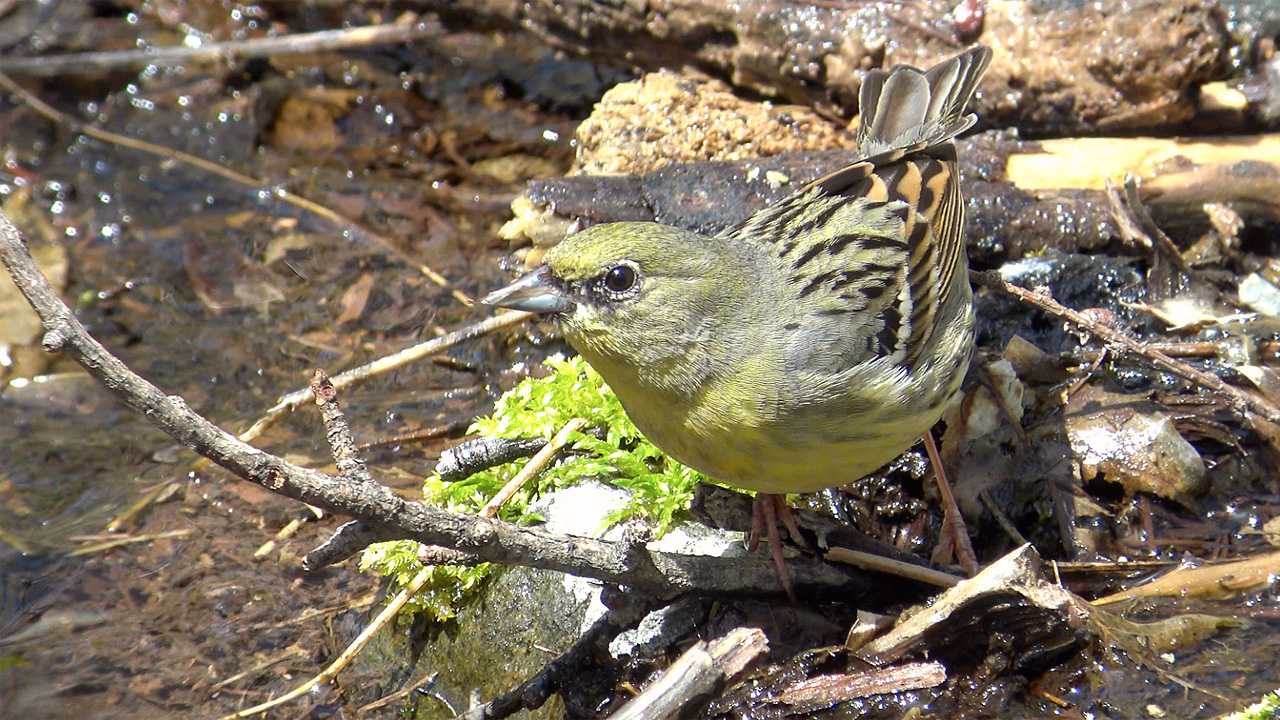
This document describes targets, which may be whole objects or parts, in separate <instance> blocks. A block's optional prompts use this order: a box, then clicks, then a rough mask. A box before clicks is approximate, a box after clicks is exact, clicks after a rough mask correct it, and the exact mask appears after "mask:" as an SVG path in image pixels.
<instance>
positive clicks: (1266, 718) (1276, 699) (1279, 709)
mask: <svg viewBox="0 0 1280 720" xmlns="http://www.w3.org/2000/svg"><path fill="white" fill-rule="evenodd" d="M1276 717H1280V690H1277V691H1275V692H1269V693H1267V694H1266V695H1263V696H1262V699H1261V700H1259V701H1258V702H1256V703H1254V704H1253V705H1250V706H1249V707H1247V708H1245V709H1244V710H1241V711H1240V712H1236V713H1231V714H1230V715H1227V716H1226V717H1224V718H1223V719H1222V720H1274V718H1276Z"/></svg>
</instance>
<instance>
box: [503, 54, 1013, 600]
mask: <svg viewBox="0 0 1280 720" xmlns="http://www.w3.org/2000/svg"><path fill="white" fill-rule="evenodd" d="M990 59H991V51H990V50H989V49H987V48H985V47H974V48H971V49H969V50H967V51H965V52H963V53H961V54H959V55H957V56H955V57H953V58H951V59H949V60H946V61H944V62H942V63H940V64H938V65H936V66H934V67H933V68H931V69H929V70H928V71H920V70H918V69H916V68H913V67H907V66H898V67H895V68H893V69H891V70H889V71H883V70H873V71H871V72H869V73H867V76H866V79H865V80H864V81H863V84H862V87H861V90H860V93H859V103H860V112H861V118H862V119H861V125H860V127H859V130H858V134H857V139H858V150H857V160H856V161H855V162H854V163H853V164H851V165H849V166H847V167H844V168H842V169H840V170H838V171H836V172H834V173H831V174H830V175H827V176H825V177H823V178H820V179H819V180H816V181H814V182H812V183H810V184H809V185H807V186H806V187H804V188H803V189H801V190H800V191H799V192H797V193H796V194H794V195H792V196H791V197H789V198H787V199H785V200H783V201H781V202H779V203H776V204H774V205H772V206H769V207H767V208H764V209H762V210H760V211H759V212H757V213H755V214H754V215H752V216H751V217H750V218H748V219H747V220H746V221H744V222H742V223H740V224H738V225H736V226H734V227H731V228H729V229H727V230H724V231H723V232H721V233H719V234H717V235H714V236H706V235H700V234H697V233H693V232H689V231H686V230H681V229H678V228H674V227H668V226H666V225H659V224H657V223H649V222H619V223H609V224H605V225H597V226H594V227H591V228H588V229H586V230H584V231H582V232H579V233H577V234H576V235H572V236H570V237H568V238H566V239H565V240H563V241H562V242H561V243H560V244H558V245H556V246H555V247H554V248H552V249H551V250H550V251H548V252H547V254H546V257H545V264H544V265H543V266H542V267H540V268H538V269H536V270H535V271H533V272H532V273H530V274H528V275H525V276H524V277H522V278H520V279H518V280H516V281H515V282H514V283H512V284H511V285H508V286H507V287H505V288H502V289H500V290H497V291H495V292H493V293H491V294H489V296H488V297H486V298H485V299H484V300H483V302H484V303H486V304H489V305H498V306H503V307H510V308H516V309H520V310H529V311H533V312H540V313H555V314H557V315H558V316H559V317H560V319H561V323H562V326H563V329H564V333H565V335H566V337H567V339H568V340H569V342H570V343H571V344H572V345H573V347H574V348H575V349H577V351H578V352H579V353H581V354H582V356H583V357H584V358H586V360H587V362H589V363H591V365H592V366H593V367H594V368H595V369H596V370H598V371H599V372H600V375H601V376H602V377H603V378H604V379H605V381H606V382H608V383H609V385H610V387H612V388H613V390H614V391H615V392H616V393H617V395H618V398H619V399H620V400H621V401H622V405H623V407H624V408H626V411H627V414H628V415H630V416H631V419H632V420H633V421H634V422H635V424H636V427H638V428H639V429H640V430H641V432H643V433H644V434H645V435H646V436H647V437H648V438H649V439H650V440H652V441H653V442H654V444H656V445H657V446H658V447H660V448H662V449H663V450H664V451H665V452H666V453H668V454H669V455H670V456H671V457H673V458H675V459H677V460H679V461H680V462H682V463H684V464H686V465H689V466H690V467H693V468H695V469H697V470H699V471H701V472H703V473H705V474H706V475H708V476H709V477H712V478H715V479H716V480H719V481H721V482H724V483H727V484H730V485H735V486H738V487H743V488H748V489H751V490H756V491H758V492H759V493H761V495H759V496H758V497H757V501H756V509H757V512H756V519H757V520H756V528H755V530H754V531H753V535H754V534H755V533H756V532H758V530H759V529H760V525H761V524H763V525H764V526H765V527H764V529H765V530H766V531H768V532H769V537H770V541H771V542H770V544H771V546H772V549H773V551H774V562H775V564H776V565H777V566H778V570H779V575H780V577H781V578H782V580H783V584H784V586H786V587H787V588H788V591H790V588H789V583H788V581H787V579H786V578H787V573H786V570H785V567H784V566H783V564H782V561H781V557H782V556H781V550H780V547H779V545H778V535H777V527H776V519H775V517H776V515H777V514H779V513H781V515H782V518H783V519H784V520H787V521H789V519H790V515H789V513H787V512H786V506H785V504H783V502H782V496H783V494H785V493H803V492H812V491H816V490H820V489H822V488H828V487H835V486H838V485H842V484H845V483H848V482H851V481H853V480H856V479H858V478H860V477H862V476H863V475H865V474H867V473H869V472H871V471H873V470H876V469H877V468H879V467H880V466H882V465H884V464H885V463H887V462H888V461H890V460H892V459H893V458H894V457H896V456H897V455H898V454H900V453H901V452H903V451H904V450H906V449H907V448H908V447H910V446H911V445H912V444H913V443H914V442H915V441H916V440H917V439H919V438H920V436H921V435H922V434H923V433H925V432H926V431H928V430H929V428H930V427H932V426H933V424H934V423H936V422H937V421H938V418H939V417H940V416H941V414H942V410H943V407H944V406H945V405H946V403H947V401H948V400H949V399H950V398H951V397H952V395H954V394H955V392H956V391H957V390H958V389H959V387H960V383H961V380H962V379H963V378H964V374H965V371H966V369H967V367H968V364H969V359H970V356H971V355H972V353H973V324H974V316H973V304H972V293H971V291H970V288H969V279H968V261H967V259H966V257H965V249H964V208H963V203H962V201H961V196H960V184H959V171H958V168H957V166H956V150H955V145H954V144H953V143H952V139H953V138H954V137H955V136H956V135H958V134H959V133H961V132H963V131H965V130H966V129H968V128H969V127H970V126H972V125H973V123H974V121H975V118H974V116H973V115H971V114H966V113H965V106H966V105H967V104H968V102H969V98H970V97H971V96H972V95H973V92H974V89H975V88H976V87H977V84H978V81H979V80H980V79H981V77H982V74H983V72H984V71H985V70H986V67H987V63H988V62H989V61H990ZM788 529H789V530H790V531H791V534H792V535H793V536H794V537H795V539H796V540H797V541H799V540H800V538H799V535H798V533H797V532H796V530H795V529H794V525H793V523H791V522H788Z"/></svg>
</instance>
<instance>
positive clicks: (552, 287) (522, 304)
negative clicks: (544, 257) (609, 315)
mask: <svg viewBox="0 0 1280 720" xmlns="http://www.w3.org/2000/svg"><path fill="white" fill-rule="evenodd" d="M480 304H481V305H495V306H497V307H505V308H511V309H513V310H525V311H528V312H535V313H556V312H567V311H569V310H572V309H573V308H574V305H573V301H572V300H570V299H569V297H568V296H567V295H565V293H564V290H562V289H561V288H560V283H559V282H557V281H556V278H555V276H554V275H552V274H551V268H549V267H547V266H546V265H543V266H542V267H540V268H538V269H537V270H534V271H533V272H531V273H529V274H527V275H524V276H522V277H521V278H520V279H518V280H516V281H515V282H513V283H511V284H510V285H508V286H506V287H504V288H501V289H498V290H494V291H493V292H491V293H489V294H488V295H485V296H484V299H483V300H481V301H480Z"/></svg>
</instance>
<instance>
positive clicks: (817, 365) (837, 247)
mask: <svg viewBox="0 0 1280 720" xmlns="http://www.w3.org/2000/svg"><path fill="white" fill-rule="evenodd" d="M989 60H990V51H988V50H986V49H985V48H974V49H971V50H969V51H967V52H965V53H962V54H960V55H958V56H956V57H954V58H952V59H951V60H948V61H947V62H944V63H940V64H939V65H937V66H935V67H934V68H931V69H930V70H928V71H927V72H922V71H920V70H917V69H915V68H910V67H896V68H894V69H893V70H890V71H887V72H885V71H874V72H872V73H869V74H868V77H867V78H866V80H865V81H864V83H863V87H862V89H861V92H860V103H861V107H862V110H863V115H862V117H863V124H862V126H861V128H860V129H859V133H858V138H859V155H860V158H859V160H858V161H856V162H854V163H852V164H851V165H848V166H846V167H844V168H841V169H840V170H837V171H835V172H833V173H831V174H829V175H826V176H825V177H822V178H819V179H817V180H815V181H813V182H812V183H810V184H809V185H807V186H805V187H804V188H803V189H801V190H800V191H799V192H797V193H796V194H795V195H792V196H791V197H789V198H787V199H786V200H783V201H782V202H780V203H778V204H776V205H773V206H770V207H767V208H764V209H763V210H761V211H759V212H757V213H756V214H754V215H752V216H751V217H750V218H748V219H747V220H746V221H744V222H743V223H741V224H739V225H737V226H735V227H732V228H730V229H728V230H726V231H725V232H724V233H723V235H726V236H728V237H731V238H733V239H735V240H738V241H740V242H744V243H750V244H754V245H756V246H758V248H759V250H760V252H761V253H766V254H767V255H768V256H769V257H771V258H772V259H773V265H774V267H775V269H776V271H777V273H778V274H779V275H780V277H781V278H782V280H783V282H782V283H780V285H781V286H782V287H783V291H782V292H784V293H789V294H790V296H789V297H781V298H779V299H778V301H779V307H793V308H796V313H795V317H792V318H788V320H787V321H786V322H784V325H783V327H784V329H785V330H787V331H789V332H792V333H795V334H796V336H797V337H796V338H794V341H793V342H791V343H790V346H791V347H792V348H793V354H794V358H792V359H791V362H792V364H793V365H795V366H797V367H803V368H804V369H807V370H813V371H816V372H823V371H833V372H839V371H840V370H842V369H844V368H847V367H850V366H852V365H856V364H858V363H861V362H866V361H870V360H874V359H877V358H884V359H886V360H887V361H889V362H891V363H894V364H897V365H901V366H903V367H905V368H908V369H909V368H911V367H914V366H915V364H916V363H917V362H919V361H921V360H922V359H923V358H927V353H928V351H929V350H930V348H931V347H932V345H931V341H932V340H933V339H934V335H935V333H934V330H935V329H936V327H937V323H938V317H939V310H940V309H941V308H945V307H947V303H948V301H949V300H950V299H951V298H950V295H951V293H952V292H953V290H952V288H953V287H955V285H954V283H953V281H954V279H955V278H956V275H957V273H962V272H964V271H965V269H966V262H965V256H964V237H963V231H964V213H963V207H962V204H961V199H960V189H959V185H958V176H957V170H956V155H955V146H954V145H953V144H952V142H951V141H952V138H954V137H955V135H956V134H958V133H960V132H963V131H964V130H966V129H968V128H969V127H970V126H971V125H972V124H973V122H974V118H973V116H972V115H964V114H963V113H964V109H965V105H966V103H967V102H968V100H969V97H970V96H971V95H972V94H973V91H974V88H975V87H976V85H977V82H978V80H979V79H980V78H981V75H982V72H983V71H984V70H985V68H986V65H987V62H988V61H989Z"/></svg>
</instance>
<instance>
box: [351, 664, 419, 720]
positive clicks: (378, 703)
mask: <svg viewBox="0 0 1280 720" xmlns="http://www.w3.org/2000/svg"><path fill="white" fill-rule="evenodd" d="M438 677H440V673H439V672H438V671H435V670H432V671H431V672H429V673H427V674H426V675H423V676H422V677H420V678H418V679H417V680H414V681H413V682H412V683H410V684H409V685H406V686H405V687H403V688H401V689H399V690H397V691H395V692H393V693H389V694H387V695H383V696H382V697H380V698H378V699H377V700H374V701H373V702H371V703H368V704H366V705H361V706H360V709H359V710H357V711H356V716H357V717H359V716H361V715H364V714H365V713H367V712H369V711H370V710H377V709H378V708H380V707H386V706H388V705H390V704H391V703H394V702H398V701H400V700H403V699H404V698H407V697H409V695H411V694H412V693H413V692H414V691H415V690H417V689H418V688H420V687H425V686H427V685H430V684H431V683H433V682H435V681H436V678H438Z"/></svg>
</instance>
